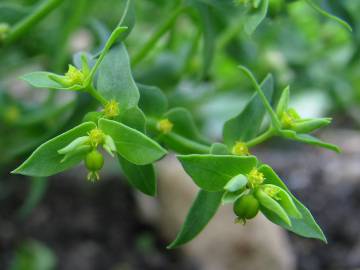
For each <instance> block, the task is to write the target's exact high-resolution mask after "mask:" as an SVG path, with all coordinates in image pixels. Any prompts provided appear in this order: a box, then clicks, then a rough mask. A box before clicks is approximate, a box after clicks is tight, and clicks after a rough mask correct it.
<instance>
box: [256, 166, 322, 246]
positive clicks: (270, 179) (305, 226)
mask: <svg viewBox="0 0 360 270" xmlns="http://www.w3.org/2000/svg"><path fill="white" fill-rule="evenodd" d="M259 171H260V172H262V173H263V174H264V177H265V182H264V183H265V184H273V185H276V186H278V187H280V188H282V189H284V190H285V191H286V192H288V193H289V194H290V196H291V198H292V199H293V201H294V203H295V205H296V208H297V209H298V210H299V211H300V213H301V215H302V218H301V219H296V218H291V217H290V219H291V223H292V226H291V227H290V226H288V225H286V224H285V223H284V222H283V221H282V220H281V219H279V218H278V217H277V216H276V215H274V214H272V213H271V212H269V211H268V212H266V211H265V212H263V213H264V215H265V216H266V217H267V218H268V219H269V220H271V221H272V222H274V223H275V224H278V225H280V226H282V227H283V228H285V229H287V230H289V231H292V232H294V233H296V234H298V235H301V236H303V237H308V238H316V239H319V240H322V241H324V242H326V237H325V235H324V233H323V232H322V230H321V229H320V227H319V225H318V224H317V223H316V221H315V220H314V218H313V216H312V215H311V213H310V211H309V210H308V209H307V208H306V207H305V206H304V205H303V204H302V203H301V202H300V201H299V200H298V199H296V198H295V196H294V195H292V194H291V193H290V191H289V189H288V188H287V187H286V185H285V184H284V183H283V182H282V181H281V179H280V178H279V176H277V175H276V173H275V172H274V171H273V169H272V168H271V167H269V166H268V165H262V166H260V168H259Z"/></svg>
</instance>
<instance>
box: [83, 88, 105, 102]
mask: <svg viewBox="0 0 360 270" xmlns="http://www.w3.org/2000/svg"><path fill="white" fill-rule="evenodd" d="M85 91H86V92H88V93H89V94H90V95H91V96H92V97H94V98H95V99H96V100H97V101H99V102H100V103H101V105H103V106H105V105H106V104H107V103H108V101H107V99H106V98H104V97H103V96H102V95H101V94H100V93H99V92H98V91H97V90H96V89H95V87H94V86H93V85H89V86H88V87H87V88H86V89H85Z"/></svg>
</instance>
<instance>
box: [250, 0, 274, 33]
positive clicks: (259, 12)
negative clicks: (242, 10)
mask: <svg viewBox="0 0 360 270" xmlns="http://www.w3.org/2000/svg"><path fill="white" fill-rule="evenodd" d="M268 6H269V0H262V2H261V6H259V7H258V8H256V9H255V10H253V11H252V13H251V14H249V15H247V19H246V21H245V32H246V33H247V34H248V35H251V34H252V33H254V31H255V30H256V28H257V27H258V26H259V25H260V23H261V22H262V21H263V20H264V19H265V18H266V14H267V11H268Z"/></svg>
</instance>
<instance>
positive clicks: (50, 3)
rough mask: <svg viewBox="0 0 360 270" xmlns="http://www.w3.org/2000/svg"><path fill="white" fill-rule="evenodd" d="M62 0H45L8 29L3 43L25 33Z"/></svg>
mask: <svg viewBox="0 0 360 270" xmlns="http://www.w3.org/2000/svg"><path fill="white" fill-rule="evenodd" d="M62 2H63V0H45V1H44V2H42V3H41V4H40V5H39V6H38V7H37V8H36V9H35V10H34V11H33V12H32V13H31V14H30V15H28V16H27V17H25V18H24V19H23V20H21V21H20V22H18V23H16V24H15V25H14V26H13V27H12V28H11V30H10V33H9V34H8V36H7V38H6V39H5V45H9V44H11V43H13V42H14V41H16V40H17V39H18V38H19V37H21V36H22V35H23V34H24V33H26V32H27V31H28V30H29V29H30V28H31V27H32V26H34V25H35V24H37V23H38V22H39V21H41V20H42V19H43V18H44V17H45V16H46V15H48V14H49V13H50V12H51V11H53V10H54V9H55V8H56V7H57V6H58V5H60V4H61V3H62Z"/></svg>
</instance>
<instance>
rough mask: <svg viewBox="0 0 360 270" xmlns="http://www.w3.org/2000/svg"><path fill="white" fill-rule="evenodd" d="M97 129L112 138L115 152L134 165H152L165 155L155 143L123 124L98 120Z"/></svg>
mask: <svg viewBox="0 0 360 270" xmlns="http://www.w3.org/2000/svg"><path fill="white" fill-rule="evenodd" d="M99 128H100V129H101V130H103V131H104V132H105V133H106V134H107V135H109V136H111V137H112V138H113V140H114V142H115V146H116V150H117V152H118V153H119V154H120V155H121V156H122V157H123V158H125V159H127V160H128V161H130V162H131V163H134V164H136V165H146V164H150V163H153V162H154V161H156V160H158V159H160V158H161V157H163V156H164V155H165V154H166V150H165V149H163V148H162V147H161V146H160V145H159V144H157V143H156V142H155V141H153V140H151V139H150V138H149V137H147V136H146V135H144V134H143V133H141V132H139V131H137V130H135V129H133V128H130V127H128V126H125V125H124V124H121V123H118V122H116V121H113V120H107V119H100V120H99Z"/></svg>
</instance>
